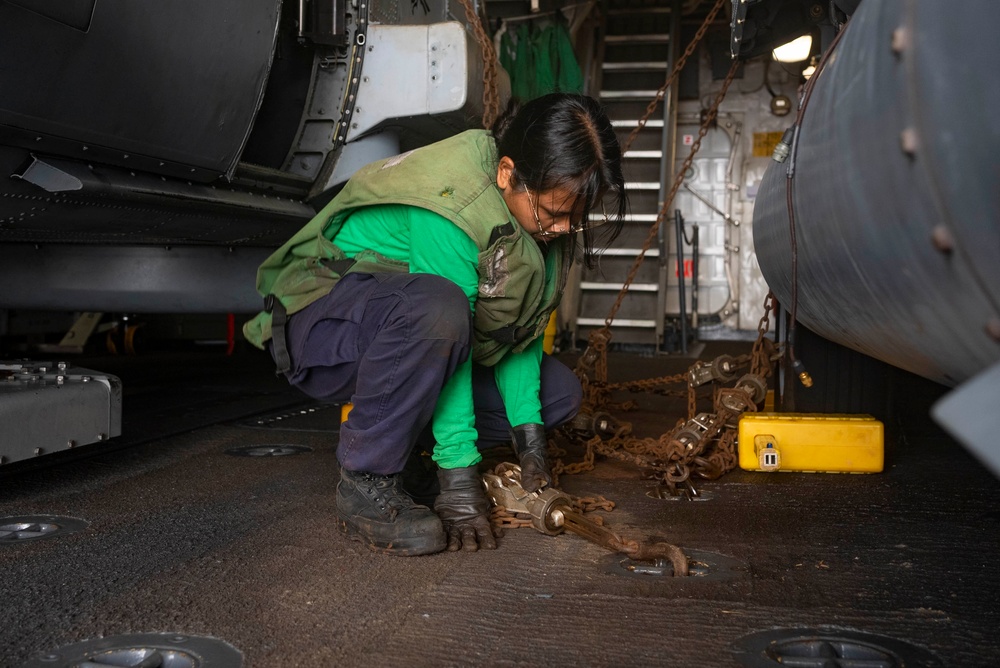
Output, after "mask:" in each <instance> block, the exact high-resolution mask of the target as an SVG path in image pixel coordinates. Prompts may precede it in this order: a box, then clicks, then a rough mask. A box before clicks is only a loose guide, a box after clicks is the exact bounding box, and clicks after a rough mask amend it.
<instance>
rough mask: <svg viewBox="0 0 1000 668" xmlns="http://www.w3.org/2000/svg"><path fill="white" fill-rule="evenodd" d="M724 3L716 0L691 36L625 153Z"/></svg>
mask: <svg viewBox="0 0 1000 668" xmlns="http://www.w3.org/2000/svg"><path fill="white" fill-rule="evenodd" d="M724 4H726V0H716V2H715V6H714V7H712V9H711V10H709V12H708V15H706V16H705V20H704V21H702V22H701V25H700V26H699V27H698V31H697V32H696V33H695V34H694V37H693V38H691V41H690V42H689V43H688V45H687V48H686V49H684V53H683V54H681V57H680V58H678V59H677V62H676V63H675V64H674V67H673V69H671V70H670V75H669V76H668V77H667V80H666V81H665V82H663V85H662V86H660V88H659V90H657V91H656V95H654V96H653V99H652V101H651V102H650V103H649V104H648V105H647V106H646V113H645V114H644V115H643V117H642V118H640V119H639V123H638V124H637V125H636V126H635V129H634V130H632V132H630V133H629V136H628V139H626V140H625V145H624V146H623V147H622V153H623V154H624V153H625V152H626V151H628V150H629V148H631V147H632V142H633V141H635V138H636V137H637V136H639V133H640V132H641V131H642V129H643V128H644V127H646V122H647V121H648V120H649V118H650V116H652V115H653V113H655V112H656V106H657V105H658V104H659V103H660V100H662V99H663V96H664V95H666V92H667V89H668V88H670V86H671V85H672V84H673V83H674V79H675V78H677V75H678V74H679V73H680V71H681V70H682V69H684V65H686V64H687V59H688V58H690V57H691V54H692V53H694V50H695V49H696V48H697V47H698V44H699V43H700V42H701V40H702V38H704V37H705V32H706V31H707V30H708V27H709V26H710V25H712V22H713V21H715V15H716V14H718V13H719V10H720V9H722V6H723V5H724Z"/></svg>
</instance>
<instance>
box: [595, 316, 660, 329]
mask: <svg viewBox="0 0 1000 668" xmlns="http://www.w3.org/2000/svg"><path fill="white" fill-rule="evenodd" d="M576 324H578V325H583V326H584V327H603V326H604V318H577V319H576ZM611 326H612V327H616V326H617V327H641V328H643V329H656V321H655V320H631V319H627V318H615V319H614V321H612V323H611Z"/></svg>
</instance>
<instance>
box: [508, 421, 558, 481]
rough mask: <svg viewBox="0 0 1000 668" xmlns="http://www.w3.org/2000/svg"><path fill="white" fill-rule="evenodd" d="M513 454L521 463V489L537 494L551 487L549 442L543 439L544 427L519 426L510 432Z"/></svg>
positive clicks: (536, 425)
mask: <svg viewBox="0 0 1000 668" xmlns="http://www.w3.org/2000/svg"><path fill="white" fill-rule="evenodd" d="M511 431H512V433H513V436H514V452H515V453H516V454H517V459H518V461H519V462H520V463H521V487H523V488H524V491H526V492H537V491H538V490H540V489H541V488H542V487H544V486H546V485H549V486H551V485H552V473H551V472H550V471H549V460H548V450H549V441H548V439H546V438H545V425H542V424H531V423H529V424H519V425H517V426H516V427H514V429H512V430H511Z"/></svg>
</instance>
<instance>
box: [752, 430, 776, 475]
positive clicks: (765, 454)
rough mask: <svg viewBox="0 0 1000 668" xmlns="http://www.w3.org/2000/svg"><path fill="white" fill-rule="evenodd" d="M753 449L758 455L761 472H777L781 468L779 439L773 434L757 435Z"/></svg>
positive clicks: (754, 438)
mask: <svg viewBox="0 0 1000 668" xmlns="http://www.w3.org/2000/svg"><path fill="white" fill-rule="evenodd" d="M753 449H754V452H755V453H757V465H758V466H759V467H760V470H761V471H777V470H778V469H780V468H781V453H780V452H778V445H777V439H776V438H775V437H774V436H773V435H771V434H757V435H756V436H754V437H753Z"/></svg>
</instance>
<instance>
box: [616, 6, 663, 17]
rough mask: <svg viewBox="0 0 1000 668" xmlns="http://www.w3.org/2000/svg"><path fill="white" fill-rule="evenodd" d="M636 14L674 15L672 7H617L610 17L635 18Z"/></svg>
mask: <svg viewBox="0 0 1000 668" xmlns="http://www.w3.org/2000/svg"><path fill="white" fill-rule="evenodd" d="M636 14H673V10H672V9H671V8H670V7H615V8H614V9H609V10H608V16H635V15H636Z"/></svg>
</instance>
